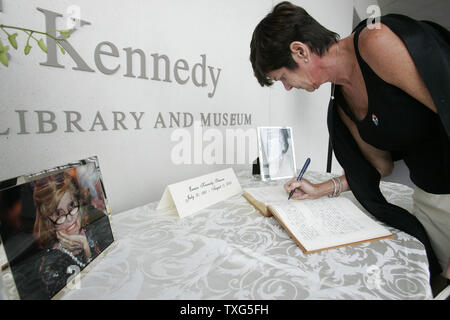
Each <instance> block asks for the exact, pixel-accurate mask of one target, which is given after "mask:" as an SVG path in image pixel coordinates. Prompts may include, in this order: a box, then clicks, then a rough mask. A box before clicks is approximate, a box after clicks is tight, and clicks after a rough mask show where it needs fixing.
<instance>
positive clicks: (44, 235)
mask: <svg viewBox="0 0 450 320" xmlns="http://www.w3.org/2000/svg"><path fill="white" fill-rule="evenodd" d="M109 214H110V211H109V207H108V204H107V199H106V193H105V190H104V186H103V182H102V177H101V173H100V167H99V165H98V159H97V157H91V158H88V159H84V160H80V161H78V162H75V163H71V164H68V165H65V166H61V167H56V168H53V169H49V170H45V171H41V172H39V173H36V174H31V175H24V176H20V177H17V178H14V179H9V180H6V181H3V182H1V184H0V237H1V242H2V248H1V251H0V265H1V273H2V282H3V283H2V286H1V287H2V295H3V297H2V298H3V299H5V298H6V299H11V298H19V299H39V300H41V299H51V298H53V297H54V296H55V295H56V294H57V293H58V292H60V291H61V290H62V289H63V288H65V287H66V286H68V287H70V283H71V281H72V279H73V277H74V275H77V274H79V272H81V271H82V270H83V269H84V268H85V267H86V266H88V265H89V264H90V263H91V262H92V261H93V260H95V259H96V258H97V257H98V256H99V255H100V254H101V253H102V252H104V251H105V249H106V248H107V247H109V246H110V245H111V244H112V243H113V241H114V237H113V233H112V229H111V224H110V220H109ZM8 275H9V276H8ZM8 279H9V282H8ZM5 282H6V283H5Z"/></svg>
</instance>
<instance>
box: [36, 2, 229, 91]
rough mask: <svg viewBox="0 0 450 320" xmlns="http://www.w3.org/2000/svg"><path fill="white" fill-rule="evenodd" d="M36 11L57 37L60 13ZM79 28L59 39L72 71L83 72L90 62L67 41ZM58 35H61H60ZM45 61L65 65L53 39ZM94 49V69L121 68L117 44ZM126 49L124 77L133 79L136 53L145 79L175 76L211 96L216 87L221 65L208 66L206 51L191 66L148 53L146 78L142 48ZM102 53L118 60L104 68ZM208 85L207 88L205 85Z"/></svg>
mask: <svg viewBox="0 0 450 320" xmlns="http://www.w3.org/2000/svg"><path fill="white" fill-rule="evenodd" d="M37 10H38V11H40V12H42V13H43V14H44V16H45V27H46V31H47V32H48V33H49V34H50V35H52V36H53V37H55V38H56V37H57V34H56V30H57V26H56V21H57V19H58V18H62V17H63V15H62V14H60V13H57V12H53V11H50V10H46V9H42V8H37ZM90 25H91V23H90V22H88V21H85V20H83V19H80V21H79V29H81V28H83V27H85V26H90ZM79 29H77V28H76V27H74V28H72V29H70V30H71V31H70V35H71V37H70V38H69V39H68V40H62V41H60V43H61V46H62V47H63V48H64V50H65V51H66V52H67V53H68V55H69V56H70V58H71V59H72V60H73V61H74V62H75V64H76V66H75V67H73V70H78V71H86V72H95V70H94V69H93V68H91V67H90V66H89V64H88V63H87V62H86V60H84V59H83V58H82V57H81V55H80V54H79V53H78V52H77V50H75V48H74V47H73V46H72V44H71V43H70V42H69V40H70V39H72V38H73V37H72V35H73V34H74V33H75V32H77V31H78V30H79ZM60 37H61V38H62V37H63V36H60ZM47 49H48V53H47V61H45V62H42V63H41V65H42V66H47V67H55V68H64V65H62V64H61V63H59V62H58V51H59V50H57V49H58V48H57V46H56V42H55V41H54V40H53V39H52V38H50V37H47ZM93 51H94V64H95V66H96V67H97V69H98V70H99V71H100V72H101V73H103V74H105V75H112V74H115V73H117V72H118V71H119V70H120V68H121V61H120V58H121V55H120V52H121V51H119V49H118V47H117V46H116V45H115V44H114V43H112V42H110V41H103V42H100V43H98V44H97V45H96V47H95V48H93ZM123 51H125V57H126V59H125V61H124V62H125V64H126V72H125V73H124V75H123V76H124V77H127V78H136V76H135V74H134V71H133V70H134V69H133V55H138V56H139V58H140V59H139V62H140V72H139V74H140V75H139V77H137V78H138V79H144V80H153V81H163V82H172V78H173V79H175V82H176V83H178V84H180V85H185V84H186V83H188V82H189V81H191V82H192V84H193V85H194V86H196V87H198V88H205V87H206V88H207V89H208V90H209V92H208V97H209V98H212V97H214V95H215V93H216V89H217V85H218V83H219V77H220V72H221V71H222V69H221V68H216V67H212V66H209V65H207V57H206V54H201V55H200V57H201V62H198V63H195V64H194V65H193V66H192V68H191V67H190V65H189V62H188V61H186V60H185V59H178V60H177V61H175V63H173V64H172V63H171V61H170V58H169V57H168V56H167V55H165V54H159V53H152V54H151V55H150V56H151V57H152V59H153V64H151V65H152V66H153V75H152V77H151V78H150V79H149V78H148V77H147V56H146V54H145V52H144V51H143V50H142V49H139V48H136V49H134V48H132V47H126V48H123ZM102 56H110V57H114V58H117V62H116V63H115V64H114V66H112V67H107V66H105V65H104V64H103V61H102ZM160 69H163V70H160ZM208 87H209V88H208Z"/></svg>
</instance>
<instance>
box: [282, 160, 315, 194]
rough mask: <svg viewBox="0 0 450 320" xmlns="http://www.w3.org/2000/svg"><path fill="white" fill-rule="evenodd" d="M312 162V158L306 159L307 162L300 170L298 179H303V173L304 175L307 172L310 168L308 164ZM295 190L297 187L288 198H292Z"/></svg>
mask: <svg viewBox="0 0 450 320" xmlns="http://www.w3.org/2000/svg"><path fill="white" fill-rule="evenodd" d="M310 162H311V159H310V158H308V159H306V162H305V164H304V165H303V168H302V171H300V174H299V175H298V177H297V181H300V180H301V179H302V177H303V175H304V174H305V172H306V169H308V166H309V163H310ZM294 192H295V189H293V190H292V191H291V192H290V193H289V198H288V200H290V199H291V198H292V195H293V194H294Z"/></svg>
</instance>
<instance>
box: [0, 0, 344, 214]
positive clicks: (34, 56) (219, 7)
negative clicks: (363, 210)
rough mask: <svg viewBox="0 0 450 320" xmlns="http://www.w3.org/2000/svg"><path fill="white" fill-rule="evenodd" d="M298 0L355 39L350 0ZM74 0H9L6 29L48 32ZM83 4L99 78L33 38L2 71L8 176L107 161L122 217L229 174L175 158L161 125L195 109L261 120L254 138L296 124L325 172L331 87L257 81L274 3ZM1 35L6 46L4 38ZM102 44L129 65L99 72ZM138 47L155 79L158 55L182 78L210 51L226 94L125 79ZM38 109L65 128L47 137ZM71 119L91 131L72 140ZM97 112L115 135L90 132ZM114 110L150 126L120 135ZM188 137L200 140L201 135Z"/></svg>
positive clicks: (1, 118)
mask: <svg viewBox="0 0 450 320" xmlns="http://www.w3.org/2000/svg"><path fill="white" fill-rule="evenodd" d="M295 2H296V3H297V4H299V5H302V6H304V7H305V8H306V9H307V10H308V11H309V12H310V13H311V15H312V16H313V17H315V18H316V19H317V20H318V21H319V22H321V23H323V24H324V25H325V26H326V27H328V28H330V29H332V30H334V31H336V32H338V33H340V34H341V36H343V37H344V36H346V35H347V34H348V33H350V31H351V17H352V2H351V1H339V3H337V2H336V1H332V0H326V1H320V2H317V1H295ZM73 4H74V2H73V1H69V0H58V1H56V0H40V1H37V0H20V1H19V0H3V12H1V13H0V19H1V22H2V23H4V24H10V25H20V26H23V27H27V28H32V29H38V30H45V19H44V15H43V14H42V13H41V12H39V11H37V10H36V8H37V7H40V8H44V9H47V10H51V11H54V12H59V13H65V12H66V10H67V8H68V7H69V6H71V5H73ZM76 5H78V6H79V7H80V8H81V17H82V19H84V20H86V21H89V22H90V23H91V25H86V26H83V27H82V28H81V29H80V30H78V31H77V32H76V33H74V34H73V35H72V36H71V38H70V39H69V42H70V43H71V44H72V45H73V47H74V48H76V50H77V51H78V52H79V54H80V55H81V56H82V57H83V59H84V60H85V61H86V63H87V64H88V65H89V66H90V67H91V68H92V69H94V70H95V72H84V71H76V70H72V68H73V67H74V66H75V63H74V62H73V60H72V59H71V58H70V56H68V55H67V54H66V55H65V56H62V55H61V54H59V56H58V61H59V63H60V64H62V65H64V66H65V68H54V67H48V66H42V65H39V63H42V62H45V61H46V54H45V53H43V52H42V51H40V49H39V48H38V46H37V45H36V44H35V43H32V46H33V49H32V51H31V53H30V55H29V56H27V57H25V56H24V54H23V46H24V42H25V41H26V39H25V36H24V35H23V33H19V36H18V38H17V40H18V42H19V50H18V51H15V50H13V49H11V50H10V54H11V61H10V65H9V67H8V68H5V67H3V66H0V78H1V79H2V81H1V89H0V90H1V94H0V134H1V133H5V132H6V130H7V129H8V128H9V134H2V135H0V149H1V153H0V163H1V168H0V180H3V179H7V178H11V177H15V176H18V175H21V174H25V173H32V172H35V171H39V170H42V169H46V168H50V167H53V166H56V165H62V164H65V163H67V162H70V161H74V160H78V159H82V158H85V157H88V156H92V155H97V156H98V157H99V161H100V166H101V169H102V173H103V177H104V182H105V187H106V192H107V194H108V197H109V203H110V205H111V209H112V212H113V213H117V212H120V211H123V210H126V209H130V208H133V207H136V206H139V205H142V204H145V203H148V202H150V201H154V200H158V199H159V198H160V196H161V194H162V192H163V189H164V187H165V186H166V185H167V184H170V183H173V182H176V181H180V180H183V179H187V178H191V177H194V176H197V175H200V174H205V173H208V172H212V171H214V170H219V169H222V168H225V167H228V166H229V165H226V164H215V165H205V164H203V165H202V164H190V165H175V164H173V163H172V160H171V156H170V153H171V150H172V148H173V147H174V145H175V143H174V142H172V141H171V140H170V136H171V133H172V132H173V130H175V128H159V129H155V128H154V125H155V121H156V118H157V115H158V112H162V113H163V114H164V115H167V113H168V112H170V111H171V112H189V113H192V114H193V115H194V116H195V118H196V119H197V118H198V116H199V113H200V112H203V113H214V112H222V113H223V112H227V113H247V114H251V116H252V123H251V126H242V127H241V128H242V129H244V130H247V129H249V128H256V126H260V125H286V126H292V127H293V128H294V137H295V144H296V153H297V154H296V156H297V162H298V163H300V162H302V161H304V159H305V158H306V156H310V157H311V158H312V160H313V161H312V163H311V170H319V171H325V169H326V156H327V147H328V132H327V129H326V108H327V105H328V97H329V90H330V89H329V86H323V88H321V89H320V90H319V91H318V92H317V93H314V94H308V93H305V92H296V93H293V92H289V93H287V92H284V89H282V88H281V87H278V88H277V87H275V88H271V89H268V88H261V87H260V86H259V84H258V83H257V81H256V79H255V78H254V76H253V72H252V69H251V64H250V62H249V59H248V57H249V43H250V39H251V34H252V32H253V29H254V27H255V26H256V24H257V23H258V22H259V21H260V20H261V19H262V18H263V17H264V16H265V15H266V14H267V13H268V12H269V11H270V9H271V8H272V5H273V2H272V1H270V0H267V1H262V0H245V1H238V0H230V1H208V0H195V1H184V0H177V1H176V0H171V1H155V0H132V1H131V0H130V1H119V0H108V1H89V0H79V1H77V2H76ZM331 14H332V15H331ZM57 24H58V26H57V27H58V28H60V29H64V28H65V26H64V19H62V18H61V19H58V20H57ZM1 39H2V40H3V42H4V43H5V37H4V36H3V35H2V36H1ZM102 41H109V42H111V43H113V44H114V45H115V46H117V48H118V51H119V54H120V56H119V57H106V56H102V60H103V62H104V64H105V66H107V67H108V68H113V67H115V66H117V65H118V64H120V68H119V70H118V71H117V72H116V73H115V74H112V75H105V74H103V73H101V72H100V71H99V70H98V69H97V67H96V65H95V61H94V51H95V47H96V46H97V44H99V43H100V42H102ZM127 47H132V48H133V49H136V48H139V49H142V50H143V51H144V52H145V54H146V58H147V68H146V70H147V77H148V78H151V76H152V72H153V61H152V57H151V54H153V53H159V54H165V55H167V56H168V57H169V58H170V62H171V64H172V69H171V70H173V64H174V63H175V61H177V60H178V59H184V60H186V61H187V62H188V63H189V67H190V68H192V66H193V65H194V64H195V63H199V62H201V57H200V55H201V54H206V57H207V58H206V60H207V61H206V64H207V65H209V66H212V67H214V68H216V70H217V68H221V73H220V78H219V82H218V85H217V88H216V92H215V95H214V96H213V97H212V98H209V97H208V93H209V92H211V91H212V84H211V81H210V80H209V79H208V83H207V86H206V87H204V88H202V87H196V86H194V85H193V83H192V81H189V82H188V83H186V84H184V85H180V84H178V83H176V82H175V81H174V79H173V75H172V82H171V83H166V82H163V81H154V80H151V79H149V80H145V79H138V78H127V77H124V74H125V73H126V56H125V51H124V50H123V48H127ZM134 63H135V64H136V65H135V67H134V73H135V74H136V75H139V67H138V66H139V63H138V59H136V60H135V61H134ZM160 69H163V68H162V67H161V68H160ZM207 71H208V70H207ZM160 72H161V74H163V72H162V71H160ZM186 75H187V73H186ZM161 77H162V76H161ZM5 79H6V81H5ZM16 110H27V113H26V119H25V124H26V126H27V131H28V132H29V134H18V132H19V131H20V122H19V120H18V113H17V112H16ZM39 110H44V111H51V112H53V113H54V114H55V116H56V119H55V122H56V123H57V125H58V129H57V130H56V131H55V132H53V133H49V134H38V133H36V132H38V131H39V128H38V123H37V114H36V111H39ZM63 111H76V112H79V113H80V114H81V115H82V120H81V121H80V125H81V126H82V127H83V128H84V129H85V131H84V132H78V131H76V130H75V131H74V132H64V131H65V130H66V119H65V114H64V112H63ZM98 111H100V112H101V114H102V116H103V117H104V121H105V124H106V126H107V127H108V130H107V131H101V130H99V129H98V128H99V126H97V127H96V128H97V130H96V131H93V132H92V131H89V129H90V127H91V126H92V123H93V120H94V118H95V115H96V113H97V112H98ZM113 111H120V112H124V113H129V112H145V114H144V116H143V118H142V121H141V129H140V130H135V129H134V128H135V123H134V121H132V118H131V117H128V118H127V119H126V120H125V121H124V123H125V124H126V125H127V127H128V130H112V127H113V123H112V121H113V114H112V112H113ZM227 128H228V129H229V128H232V129H236V127H225V126H220V127H217V128H216V129H219V130H220V132H222V133H225V129H227ZM188 129H189V130H190V132H192V127H191V128H188ZM316 159H317V160H316ZM298 165H302V163H300V164H298ZM235 167H236V168H242V167H249V165H239V166H235ZM336 168H337V166H336V165H335V164H333V169H336Z"/></svg>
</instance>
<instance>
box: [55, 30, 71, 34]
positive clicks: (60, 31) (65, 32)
mask: <svg viewBox="0 0 450 320" xmlns="http://www.w3.org/2000/svg"><path fill="white" fill-rule="evenodd" d="M58 31H59V33H60V34H69V33H70V30H58Z"/></svg>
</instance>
